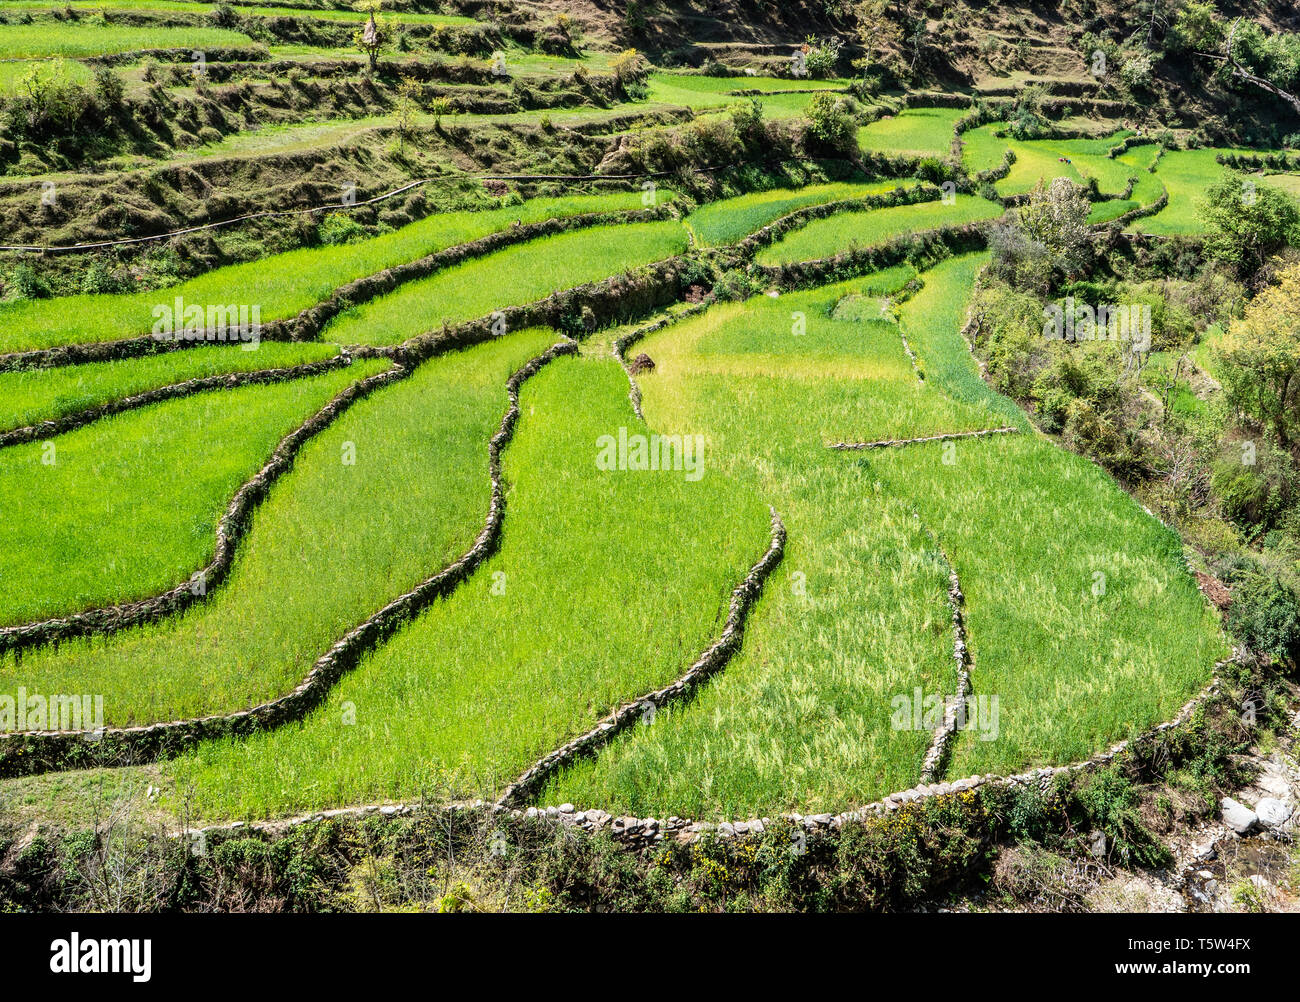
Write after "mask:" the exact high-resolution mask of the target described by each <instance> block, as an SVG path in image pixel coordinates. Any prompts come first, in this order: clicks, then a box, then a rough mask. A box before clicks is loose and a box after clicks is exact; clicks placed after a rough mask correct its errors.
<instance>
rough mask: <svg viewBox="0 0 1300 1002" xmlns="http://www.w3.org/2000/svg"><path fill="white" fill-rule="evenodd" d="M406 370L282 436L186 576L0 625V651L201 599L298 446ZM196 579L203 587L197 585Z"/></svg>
mask: <svg viewBox="0 0 1300 1002" xmlns="http://www.w3.org/2000/svg"><path fill="white" fill-rule="evenodd" d="M409 375H410V370H409V369H405V368H402V367H400V366H398V367H395V368H392V369H389V370H387V371H385V372H380V373H377V374H376V375H373V376H370V377H369V378H367V379H363V380H361V381H360V382H357V383H353V384H351V385H350V386H348V387H347V388H346V389H345V390H343V392H342V393H340V394H339V395H338V396H336V397H335V398H334V399H333V400H331V401H330V402H329V403H328V404H326V405H325V406H324V407H322V408H321V409H320V410H319V411H317V412H316V413H315V414H313V415H312V416H311V417H310V418H308V419H307V420H306V421H305V422H304V423H303V424H301V425H300V426H299V427H297V428H296V429H294V430H293V431H291V432H290V433H289V434H288V435H286V436H285V437H284V438H283V439H281V441H280V444H279V445H278V446H277V447H276V450H275V452H274V453H272V455H271V458H270V459H269V460H268V461H267V462H266V465H264V466H263V467H262V468H261V470H259V471H258V472H257V474H256V475H254V477H253V478H252V479H251V480H249V481H248V482H247V483H246V484H244V485H243V486H242V487H240V489H239V490H238V491H237V492H236V494H235V496H234V497H233V498H232V499H231V501H230V504H229V505H228V506H227V507H226V512H225V514H224V515H222V517H221V521H220V522H218V523H217V541H216V547H215V549H214V551H213V556H212V559H211V560H210V561H209V562H208V564H207V566H206V567H204V568H202V569H201V570H199V571H197V572H196V573H195V574H194V575H192V576H191V577H190V578H189V579H188V580H187V581H185V582H183V583H182V584H179V585H177V586H176V587H174V588H172V589H171V590H169V591H166V592H163V593H162V594H160V595H153V596H150V597H149V598H146V599H141V600H140V601H137V602H126V603H122V604H120V605H111V606H104V607H102V608H99V609H90V610H87V611H86V612H80V613H76V614H74V615H71V616H61V617H56V618H53V619H46V620H42V621H40V622H37V623H25V624H22V625H20V626H7V627H3V628H0V654H3V653H5V652H9V651H22V650H26V649H28V648H32V647H37V646H40V645H42V644H47V643H51V642H57V641H60V640H67V639H70V638H72V637H81V636H86V635H88V634H92V633H114V632H116V631H118V630H123V629H126V628H128V627H132V626H140V625H142V624H144V623H151V622H155V621H157V620H159V619H163V618H166V617H167V616H172V615H175V614H176V613H178V612H181V611H183V610H185V609H186V608H188V607H189V606H190V605H192V604H194V603H195V602H198V601H201V600H202V599H203V598H204V597H205V595H206V593H207V592H208V591H209V590H211V589H213V588H216V587H218V586H219V585H220V584H221V582H222V581H224V580H225V578H226V575H227V574H228V573H229V571H230V567H231V564H232V563H233V562H234V559H235V551H236V549H237V548H238V545H239V541H240V539H241V538H242V537H243V535H244V533H245V532H246V531H247V529H248V525H249V522H250V521H251V516H252V513H253V509H254V508H256V507H257V505H258V504H260V503H261V501H262V499H263V498H264V497H266V495H267V493H268V492H269V491H270V489H271V486H272V485H273V484H274V483H275V482H276V480H278V479H279V478H280V476H281V475H283V474H284V473H286V472H287V471H288V470H289V469H290V468H291V467H292V466H293V461H294V458H295V457H296V456H297V454H298V450H299V449H301V448H302V446H303V445H304V444H305V443H306V442H307V441H308V440H309V439H311V438H312V437H314V436H315V435H317V434H319V433H320V432H321V431H323V430H324V429H325V428H327V427H329V425H331V424H332V423H333V422H334V421H335V420H336V419H337V418H338V417H339V415H341V414H342V413H343V412H344V411H346V410H347V409H348V408H349V407H351V406H352V405H353V404H354V403H356V402H357V401H358V400H361V399H364V398H365V397H367V396H369V395H370V394H371V393H373V392H374V391H375V390H377V389H379V388H380V387H383V386H388V385H389V384H391V383H394V382H397V381H398V380H401V379H405V378H406V377H407V376H409ZM196 579H197V580H196ZM199 582H201V584H202V587H198V583H199Z"/></svg>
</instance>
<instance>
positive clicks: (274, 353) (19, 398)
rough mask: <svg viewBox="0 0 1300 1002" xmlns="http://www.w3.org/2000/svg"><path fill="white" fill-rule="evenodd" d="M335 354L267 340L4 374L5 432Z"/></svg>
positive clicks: (1, 411) (0, 406)
mask: <svg viewBox="0 0 1300 1002" xmlns="http://www.w3.org/2000/svg"><path fill="white" fill-rule="evenodd" d="M336 354H338V349H337V348H336V347H335V346H333V345H325V344H287V343H280V342H275V341H263V342H262V343H261V344H260V345H259V346H258V348H257V350H256V351H244V350H243V348H242V347H240V346H237V345H202V346H200V347H197V348H194V349H192V350H190V351H172V352H164V353H162V354H158V355H146V356H144V357H143V358H132V359H122V360H118V361H112V362H87V363H85V364H83V365H67V366H61V367H59V368H55V369H24V370H18V371H15V372H0V431H7V430H9V429H12V428H23V427H26V426H27V425H32V424H38V423H40V422H42V421H50V420H53V419H55V418H60V417H64V416H65V415H68V414H74V413H76V412H78V411H83V410H86V409H87V408H90V407H96V406H99V405H101V404H106V403H108V402H110V401H113V400H121V399H123V398H124V397H131V396H135V395H136V394H139V393H144V392H145V391H147V390H154V389H158V388H159V387H163V386H171V385H173V384H175V383H184V382H187V381H188V380H191V379H202V378H205V377H208V376H216V375H222V374H225V373H238V372H258V371H261V370H264V369H282V368H289V367H291V366H296V365H305V364H306V363H308V362H318V361H321V360H323V359H327V358H333V357H334V356H335V355H336Z"/></svg>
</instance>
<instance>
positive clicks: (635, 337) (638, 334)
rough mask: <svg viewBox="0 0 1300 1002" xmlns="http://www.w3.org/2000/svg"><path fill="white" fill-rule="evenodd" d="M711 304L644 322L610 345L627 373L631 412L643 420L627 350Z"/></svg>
mask: <svg viewBox="0 0 1300 1002" xmlns="http://www.w3.org/2000/svg"><path fill="white" fill-rule="evenodd" d="M712 305H713V304H712V303H708V302H703V303H697V304H696V305H694V306H692V307H690V308H689V309H685V310H682V311H681V312H680V313H677V314H674V315H673V316H669V317H660V318H659V319H658V320H656V321H655V322H654V323H651V324H646V325H645V326H644V327H638V328H637V329H636V330H634V331H632V332H631V333H629V334H625V335H624V336H623V337H621V338H619V339H618V340H616V341H615V342H614V344H613V345H612V347H611V354H613V356H614V357H615V358H616V359H618V364H619V365H621V366H623V371H624V372H626V373H627V381H628V385H629V386H630V389H629V390H628V394H627V397H628V400H630V401H631V402H632V410H633V412H634V413H635V414H636V416H637V417H638V418H639V419H640V420H642V421H644V420H645V414H644V413H642V411H641V387H640V385H639V384H638V383H637V381H636V376H634V375H633V374H632V368H631V366H629V365H628V363H627V350H628V349H629V348H631V347H632V346H633V345H634V344H636V343H637V342H638V341H641V340H643V339H644V338H647V337H649V336H650V335H651V334H653V333H655V332H656V331H661V330H663V329H664V328H665V327H670V326H672V325H673V324H676V323H680V322H681V321H683V320H686V319H687V318H689V317H694V316H699V315H700V314H701V313H703V312H704V311H705V310H707V309H708V308H709V307H710V306H712Z"/></svg>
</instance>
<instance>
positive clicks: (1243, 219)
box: [1201, 171, 1300, 281]
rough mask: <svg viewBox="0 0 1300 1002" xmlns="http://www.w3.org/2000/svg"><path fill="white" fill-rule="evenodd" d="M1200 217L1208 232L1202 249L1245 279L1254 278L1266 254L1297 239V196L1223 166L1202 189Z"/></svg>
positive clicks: (1299, 208) (1299, 232) (1299, 219)
mask: <svg viewBox="0 0 1300 1002" xmlns="http://www.w3.org/2000/svg"><path fill="white" fill-rule="evenodd" d="M1201 217H1202V218H1203V219H1204V221H1205V223H1206V224H1207V228H1208V229H1209V233H1210V235H1209V237H1208V238H1207V239H1206V242H1205V249H1206V251H1207V252H1208V253H1209V255H1210V256H1211V257H1212V258H1215V259H1217V260H1219V261H1223V262H1225V263H1227V264H1230V265H1232V266H1233V267H1234V268H1236V269H1237V273H1238V274H1239V276H1240V277H1241V278H1242V279H1243V280H1247V281H1255V280H1256V279H1257V278H1258V276H1259V275H1260V272H1261V271H1262V269H1263V268H1264V264H1265V262H1266V261H1267V260H1268V259H1269V258H1270V257H1272V256H1273V255H1274V254H1276V253H1277V252H1278V251H1280V250H1281V249H1282V248H1283V247H1285V246H1286V245H1287V244H1288V243H1293V242H1296V241H1297V239H1298V238H1300V206H1297V204H1296V201H1295V199H1293V198H1292V197H1291V196H1290V195H1288V194H1287V193H1286V192H1284V191H1280V190H1278V189H1276V188H1272V187H1270V186H1268V185H1265V184H1259V183H1257V182H1256V181H1255V180H1254V179H1252V178H1249V177H1246V175H1244V174H1241V173H1239V172H1237V171H1225V172H1224V174H1223V176H1222V177H1220V178H1219V180H1218V181H1217V182H1216V183H1215V184H1214V185H1212V186H1211V187H1210V190H1209V191H1208V192H1206V197H1205V201H1204V202H1203V203H1202V205H1201Z"/></svg>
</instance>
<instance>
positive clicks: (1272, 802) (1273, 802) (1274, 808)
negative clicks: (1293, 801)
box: [1255, 797, 1294, 828]
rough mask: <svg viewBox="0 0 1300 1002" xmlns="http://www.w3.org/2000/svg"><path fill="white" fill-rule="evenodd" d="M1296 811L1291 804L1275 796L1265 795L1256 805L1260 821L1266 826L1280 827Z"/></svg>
mask: <svg viewBox="0 0 1300 1002" xmlns="http://www.w3.org/2000/svg"><path fill="white" fill-rule="evenodd" d="M1293 812H1294V808H1293V807H1291V805H1290V804H1287V803H1284V802H1283V801H1281V800H1277V799H1275V798H1273V797H1265V798H1264V799H1263V800H1261V801H1260V802H1259V803H1257V804H1256V805H1255V813H1256V814H1257V815H1258V816H1259V823H1260V824H1262V825H1263V826H1264V827H1266V828H1280V827H1281V826H1282V825H1284V824H1286V820H1287V818H1289V817H1290V816H1291V815H1292V813H1293Z"/></svg>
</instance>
